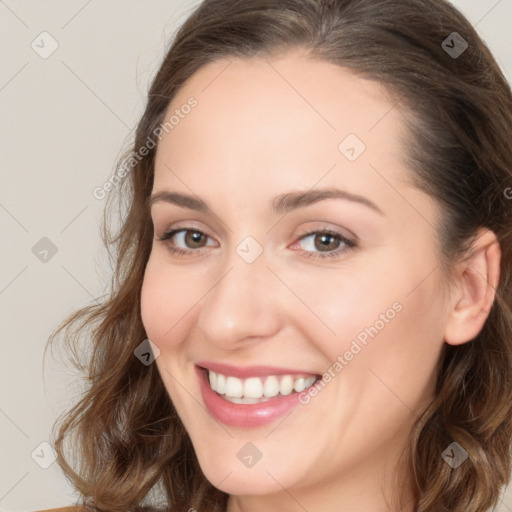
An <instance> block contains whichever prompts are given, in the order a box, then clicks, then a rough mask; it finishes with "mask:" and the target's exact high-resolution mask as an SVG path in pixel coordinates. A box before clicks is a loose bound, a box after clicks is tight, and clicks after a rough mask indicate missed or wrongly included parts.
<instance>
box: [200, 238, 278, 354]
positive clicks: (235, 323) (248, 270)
mask: <svg viewBox="0 0 512 512" xmlns="http://www.w3.org/2000/svg"><path fill="white" fill-rule="evenodd" d="M247 243H248V245H246V244H244V242H242V243H241V244H240V245H239V246H238V247H237V248H236V251H234V252H233V253H231V255H230V256H229V257H228V258H226V259H225V260H224V265H223V267H222V271H221V272H219V278H218V279H217V280H216V281H215V282H214V283H213V284H212V288H211V289H210V292H209V293H207V295H206V296H205V297H204V299H203V301H201V306H200V312H199V316H198V320H197V322H198V326H199V328H200V330H201V331H202V333H203V335H204V336H205V338H206V339H208V340H209V341H210V342H212V343H215V344H218V345H222V346H223V347H224V348H229V346H230V345H232V346H233V348H234V347H236V343H237V342H238V341H242V340H244V339H245V338H248V337H253V338H254V337H269V336H272V335H273V334H275V332H276V331H277V330H278V329H279V321H280V319H279V316H280V307H279V298H280V297H281V295H282V294H281V293H279V282H278V280H277V279H276V277H275V276H274V275H273V273H272V272H271V271H270V270H269V269H268V268H267V259H266V257H265V253H263V252H261V250H260V254H259V255H256V253H255V252H254V250H255V247H254V245H253V246H251V245H250V244H251V241H250V240H248V241H247ZM281 313H282V312H281Z"/></svg>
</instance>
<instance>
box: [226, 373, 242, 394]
mask: <svg viewBox="0 0 512 512" xmlns="http://www.w3.org/2000/svg"><path fill="white" fill-rule="evenodd" d="M225 394H226V396H230V397H232V398H242V395H243V394H244V383H243V382H242V381H241V380H240V379H237V378H236V377H228V378H227V379H226V391H225Z"/></svg>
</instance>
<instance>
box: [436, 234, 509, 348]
mask: <svg viewBox="0 0 512 512" xmlns="http://www.w3.org/2000/svg"><path fill="white" fill-rule="evenodd" d="M500 261H501V249H500V245H499V242H498V240H497V238H496V235H495V233H494V232H492V231H490V230H488V229H481V230H480V231H479V233H478V235H477V237H476V239H475V241H474V243H473V245H472V246H471V248H470V249H469V256H468V257H466V258H465V259H464V260H463V262H461V263H460V264H459V268H458V270H457V272H458V281H457V283H456V284H457V290H456V293H454V294H453V297H452V303H451V304H450V307H451V311H450V313H449V317H448V321H447V324H446V327H445V332H444V339H445V341H446V343H448V344H449V345H461V344H463V343H466V342H468V341H471V340H473V339H474V338H476V336H478V334H479V333H480V331H481V330H482V328H483V326H484V324H485V321H486V320H487V318H488V316H489V313H490V311H491V308H492V305H493V303H494V299H495V297H496V289H497V287H498V282H499V277H500Z"/></svg>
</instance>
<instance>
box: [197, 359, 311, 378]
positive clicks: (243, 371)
mask: <svg viewBox="0 0 512 512" xmlns="http://www.w3.org/2000/svg"><path fill="white" fill-rule="evenodd" d="M196 364H197V366H202V367H203V368H207V369H208V370H213V371H214V372H216V373H222V374H223V375H226V376H229V375H231V376H233V377H238V378H239V379H247V378H249V377H265V376H268V375H311V376H313V377H316V376H317V375H318V374H316V373H310V372H306V371H301V370H292V369H291V368H278V367H275V366H245V367H240V366H232V365H229V364H223V363H214V362H211V361H198V362H197V363H196Z"/></svg>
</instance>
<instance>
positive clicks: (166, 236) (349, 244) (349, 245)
mask: <svg viewBox="0 0 512 512" xmlns="http://www.w3.org/2000/svg"><path fill="white" fill-rule="evenodd" d="M182 231H189V232H193V233H200V234H201V235H204V236H206V237H208V235H207V234H206V233H203V232H202V231H200V230H199V229H195V228H178V229H172V230H170V231H167V232H165V233H163V234H162V235H161V236H159V237H158V238H157V240H158V241H159V242H164V243H165V242H167V241H169V240H170V239H171V238H172V237H173V236H174V235H176V234H177V233H180V232H182ZM319 234H321V235H330V236H332V237H334V238H336V239H338V240H339V241H340V242H343V243H344V244H345V247H344V248H341V249H336V250H334V251H331V252H327V253H321V252H317V253H314V252H309V251H303V252H305V253H306V256H305V257H306V258H307V259H310V258H313V259H320V260H323V259H327V258H334V257H336V256H340V255H341V254H342V253H346V252H349V251H351V250H353V249H356V248H357V243H356V242H355V240H349V239H348V238H346V237H345V236H343V235H342V234H341V233H339V232H337V231H334V230H331V229H322V230H317V231H310V232H309V233H305V234H303V235H301V237H300V238H299V241H301V240H303V239H304V238H308V237H309V236H311V235H319ZM208 238H209V237H208ZM166 245H167V246H168V249H169V250H170V251H171V252H172V253H173V254H176V255H178V256H187V255H188V254H190V253H191V252H200V249H188V250H186V249H180V248H177V247H174V246H172V245H170V244H166ZM201 249H202V248H201Z"/></svg>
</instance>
